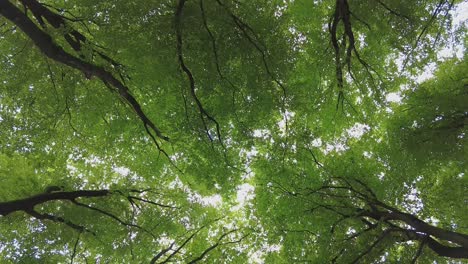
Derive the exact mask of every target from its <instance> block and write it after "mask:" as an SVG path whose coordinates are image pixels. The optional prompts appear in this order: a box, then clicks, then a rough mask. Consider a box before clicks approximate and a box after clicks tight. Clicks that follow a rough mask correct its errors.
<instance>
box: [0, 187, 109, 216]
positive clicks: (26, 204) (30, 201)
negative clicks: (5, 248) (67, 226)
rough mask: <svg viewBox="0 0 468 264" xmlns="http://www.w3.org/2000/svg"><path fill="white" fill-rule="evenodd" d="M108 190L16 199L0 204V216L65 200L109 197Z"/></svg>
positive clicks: (54, 193)
mask: <svg viewBox="0 0 468 264" xmlns="http://www.w3.org/2000/svg"><path fill="white" fill-rule="evenodd" d="M109 194H110V192H109V191H108V190H97V191H91V190H82V191H72V192H52V193H41V194H38V195H34V196H31V197H28V198H24V199H18V200H14V201H9V202H1V203H0V215H3V216H7V215H9V214H11V213H13V212H17V211H26V212H27V211H31V210H34V207H35V206H36V205H39V204H42V203H46V202H50V201H57V200H66V201H73V200H75V199H78V198H93V197H104V196H107V195H109Z"/></svg>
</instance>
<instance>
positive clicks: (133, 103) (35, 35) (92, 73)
mask: <svg viewBox="0 0 468 264" xmlns="http://www.w3.org/2000/svg"><path fill="white" fill-rule="evenodd" d="M24 2H25V3H29V5H32V4H31V3H34V2H35V1H32V0H27V1H26V0H24ZM34 10H36V8H35V9H34ZM40 10H42V9H40ZM40 10H36V11H35V12H36V13H38V12H40ZM0 14H2V15H3V16H4V17H6V18H7V19H8V20H10V21H11V22H12V23H13V24H15V25H16V26H18V27H19V28H20V29H21V30H22V31H23V32H24V33H25V34H26V35H27V36H28V37H29V38H30V39H31V40H32V41H33V42H34V44H35V45H36V47H38V48H39V50H41V51H42V52H43V53H44V54H45V55H46V56H47V57H49V58H51V59H53V60H55V61H56V62H59V63H62V64H65V65H67V66H70V67H72V68H74V69H77V70H79V71H81V72H82V73H84V74H85V76H87V77H89V78H91V77H97V78H98V79H100V80H101V81H102V82H103V83H104V84H106V85H107V86H108V87H112V91H115V92H117V93H118V94H119V97H120V98H121V99H122V100H124V102H126V103H127V104H128V105H129V106H130V107H131V108H132V109H133V110H134V111H135V113H136V115H137V116H138V118H139V119H140V120H141V121H142V122H143V125H144V126H145V127H149V128H151V130H152V131H153V132H154V133H155V134H156V136H157V137H159V138H160V139H163V140H169V138H168V137H166V136H164V135H163V134H162V133H161V131H160V130H159V129H158V128H157V127H156V126H155V125H154V123H153V122H152V121H151V120H150V119H149V118H148V116H147V115H146V114H145V113H144V112H143V110H142V109H141V106H140V104H139V103H138V101H137V100H136V99H135V97H133V96H132V95H131V93H130V90H129V89H128V87H127V86H125V84H123V83H122V82H121V81H119V80H118V79H117V78H115V77H114V76H113V75H112V73H111V72H109V71H107V70H106V69H104V68H103V67H100V66H96V65H94V64H92V63H89V62H86V61H84V60H82V59H80V58H77V57H75V56H73V55H71V54H70V53H68V52H66V51H65V50H64V49H63V48H62V47H60V46H59V45H57V44H56V43H55V42H54V41H53V39H52V37H51V36H50V35H49V34H47V33H45V32H44V31H42V30H41V29H40V28H39V27H38V26H36V24H34V23H33V22H32V21H31V20H30V19H29V17H28V16H27V15H25V14H24V13H23V12H21V10H19V9H18V8H17V7H16V6H15V5H14V4H12V3H10V2H9V1H0ZM41 14H42V13H40V14H39V13H38V14H37V16H36V18H37V17H39V18H40V17H42V16H39V15H41ZM47 17H49V16H47ZM50 19H51V21H52V23H57V22H56V21H55V19H53V18H50ZM39 21H40V24H43V23H44V21H42V22H41V19H39ZM75 35H76V34H75ZM75 37H76V38H77V39H81V38H80V37H79V36H78V35H77V36H75ZM71 41H73V40H71ZM150 134H151V133H150ZM158 148H159V146H158Z"/></svg>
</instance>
